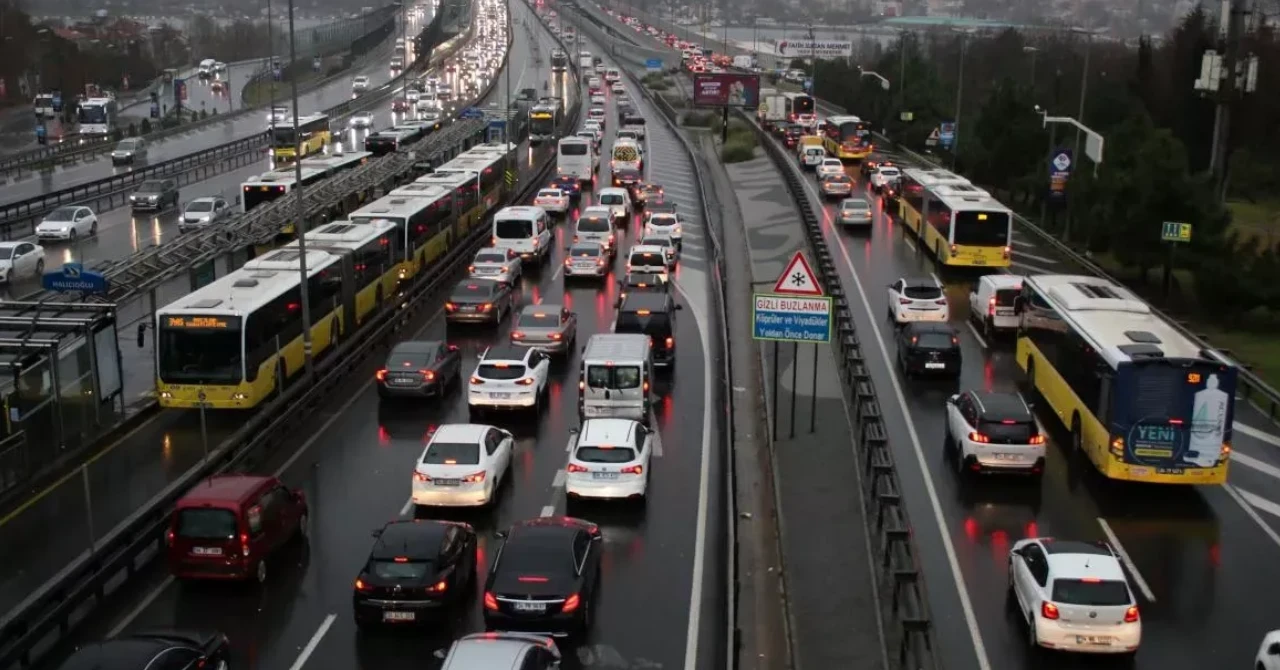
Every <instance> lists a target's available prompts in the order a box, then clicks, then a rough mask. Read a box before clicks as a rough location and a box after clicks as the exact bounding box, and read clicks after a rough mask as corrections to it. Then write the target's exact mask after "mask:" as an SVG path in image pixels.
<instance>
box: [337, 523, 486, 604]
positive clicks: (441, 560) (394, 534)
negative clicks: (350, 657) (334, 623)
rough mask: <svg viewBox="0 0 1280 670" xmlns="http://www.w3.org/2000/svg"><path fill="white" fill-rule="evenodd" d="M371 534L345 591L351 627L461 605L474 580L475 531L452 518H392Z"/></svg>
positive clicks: (465, 599)
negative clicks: (370, 545) (367, 548)
mask: <svg viewBox="0 0 1280 670" xmlns="http://www.w3.org/2000/svg"><path fill="white" fill-rule="evenodd" d="M373 536H374V538H376V539H375V540H374V542H373V548H372V549H371V550H370V551H369V557H368V558H367V559H365V562H364V567H362V568H360V574H359V575H358V576H357V577H356V583H355V588H354V589H353V590H352V593H351V604H352V609H353V610H355V616H356V625H357V626H359V627H361V628H364V627H367V626H370V625H375V624H383V625H395V626H405V625H412V624H419V623H423V622H424V621H428V620H437V621H438V620H439V619H440V618H441V617H442V616H447V613H448V612H450V611H451V610H453V609H455V608H461V607H463V606H465V605H466V603H467V600H468V598H469V596H470V587H471V586H472V585H473V584H474V583H475V581H476V532H475V530H474V529H473V528H472V527H471V526H470V525H469V524H465V523H462V522H458V521H433V520H425V519H424V520H418V519H413V520H404V521H392V522H390V523H388V524H386V525H385V526H383V527H382V528H379V529H378V530H375V531H373Z"/></svg>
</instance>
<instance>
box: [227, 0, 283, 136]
mask: <svg viewBox="0 0 1280 670" xmlns="http://www.w3.org/2000/svg"><path fill="white" fill-rule="evenodd" d="M272 23H274V21H273V20H272V16H271V0H267V72H268V75H267V76H268V77H270V81H271V85H270V86H268V87H267V88H268V89H270V90H269V91H267V95H268V96H270V101H271V106H269V107H267V113H268V114H270V115H271V123H269V124H267V125H268V127H270V129H271V131H270V133H271V135H272V142H274V141H275V137H274V136H275V131H276V112H275V108H276V42H275V36H274V35H272V30H271V24H272ZM227 78H228V79H230V78H231V77H230V75H228V76H227Z"/></svg>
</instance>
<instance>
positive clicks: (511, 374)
mask: <svg viewBox="0 0 1280 670" xmlns="http://www.w3.org/2000/svg"><path fill="white" fill-rule="evenodd" d="M524 373H525V367H524V364H523V363H481V364H480V366H479V367H477V368H476V376H477V377H480V378H482V379H493V380H495V381H502V380H507V379H520V378H521V377H523V376H524Z"/></svg>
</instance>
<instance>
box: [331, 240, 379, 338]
mask: <svg viewBox="0 0 1280 670" xmlns="http://www.w3.org/2000/svg"><path fill="white" fill-rule="evenodd" d="M363 276H364V273H363V272H361V269H360V268H357V267H356V254H355V252H354V251H352V250H351V249H343V250H342V293H341V294H340V295H339V296H338V299H339V300H341V301H342V332H343V333H344V334H346V333H351V332H354V331H355V330H356V328H357V327H359V325H360V323H361V319H360V315H359V313H358V312H357V311H356V292H357V291H359V290H360V285H361V282H362V280H363ZM374 311H377V310H376V309H375V310H374ZM332 344H336V343H332Z"/></svg>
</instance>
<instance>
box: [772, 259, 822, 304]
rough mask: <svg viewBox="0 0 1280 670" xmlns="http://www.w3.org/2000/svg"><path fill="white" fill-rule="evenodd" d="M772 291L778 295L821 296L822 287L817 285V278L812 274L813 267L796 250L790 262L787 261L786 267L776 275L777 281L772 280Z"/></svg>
mask: <svg viewBox="0 0 1280 670" xmlns="http://www.w3.org/2000/svg"><path fill="white" fill-rule="evenodd" d="M773 292H774V293H777V294H779V295H799V296H807V297H820V296H822V287H821V286H820V285H818V280H817V278H816V277H814V275H813V268H812V267H810V265H809V261H808V260H806V259H805V257H804V253H803V252H800V251H797V252H796V255H794V256H792V257H791V262H790V263H787V269H785V270H783V271H782V274H781V275H778V281H776V282H774V284H773Z"/></svg>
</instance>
